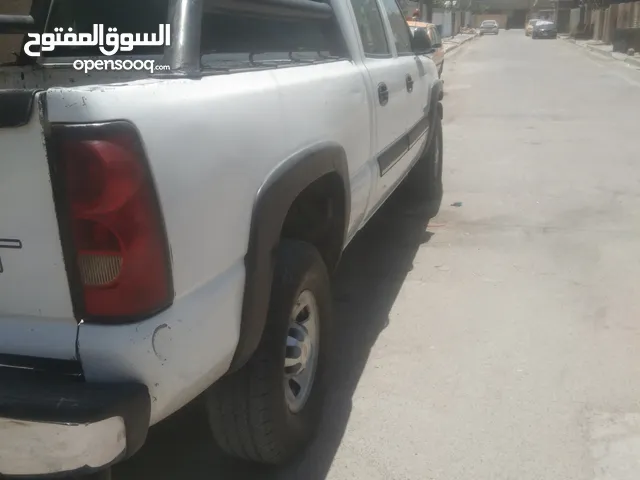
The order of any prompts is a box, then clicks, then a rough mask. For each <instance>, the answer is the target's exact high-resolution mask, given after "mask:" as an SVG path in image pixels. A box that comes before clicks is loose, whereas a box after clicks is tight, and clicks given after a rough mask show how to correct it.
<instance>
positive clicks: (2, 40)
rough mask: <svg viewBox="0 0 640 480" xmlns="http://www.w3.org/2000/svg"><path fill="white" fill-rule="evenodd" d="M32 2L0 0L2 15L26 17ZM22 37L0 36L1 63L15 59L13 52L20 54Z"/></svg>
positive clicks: (29, 0) (0, 13)
mask: <svg viewBox="0 0 640 480" xmlns="http://www.w3.org/2000/svg"><path fill="white" fill-rule="evenodd" d="M31 2H32V0H0V15H9V14H13V15H26V14H28V13H29V12H30V11H31ZM22 37H23V36H22V35H0V63H6V62H11V61H13V60H14V59H15V57H14V56H13V55H12V53H11V52H16V53H19V52H20V49H21V48H22Z"/></svg>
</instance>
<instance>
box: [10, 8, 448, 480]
mask: <svg viewBox="0 0 640 480" xmlns="http://www.w3.org/2000/svg"><path fill="white" fill-rule="evenodd" d="M47 3H49V5H47ZM133 3H135V5H133ZM247 5H250V7H247ZM50 7H51V5H50V2H34V10H33V12H32V15H33V18H32V17H31V16H30V17H20V16H6V17H2V16H0V34H3V33H7V32H11V33H13V34H15V33H16V32H17V31H20V30H22V31H23V32H26V31H31V32H34V31H35V32H39V33H42V30H40V28H45V27H44V26H45V25H46V26H47V27H46V28H47V31H48V32H49V31H51V32H52V31H53V29H54V28H64V29H65V31H66V28H67V27H71V26H73V27H74V29H77V30H76V31H79V32H83V31H86V32H91V31H92V28H93V27H92V26H93V25H96V26H97V24H102V25H104V26H105V30H106V28H107V27H109V28H111V27H113V28H117V29H118V32H157V31H158V30H157V28H158V25H160V24H165V23H169V27H168V28H163V30H162V31H163V32H169V31H170V32H171V36H170V38H171V45H170V46H165V45H159V44H158V42H155V43H154V46H150V45H149V44H148V43H147V44H143V45H146V46H136V47H135V48H134V50H133V51H127V52H125V54H126V56H124V57H123V56H121V55H118V54H116V55H115V56H113V57H105V56H104V55H101V54H100V50H99V47H98V46H97V45H98V44H97V43H91V42H88V43H84V44H80V45H79V44H78V43H75V44H68V43H67V44H65V45H62V46H60V45H59V46H57V47H55V48H53V49H49V50H43V51H41V52H39V51H38V53H40V54H41V55H40V56H39V57H28V56H26V55H24V54H21V55H19V58H18V59H17V61H16V62H14V64H13V65H11V66H4V67H3V69H2V70H0V146H2V161H1V162H0V261H1V263H0V265H1V266H2V267H1V268H0V385H1V388H0V477H2V476H3V475H6V476H22V477H32V476H40V475H42V476H52V475H61V474H69V473H74V474H75V473H78V474H79V473H83V474H85V473H92V472H101V471H102V470H103V469H104V468H106V467H108V466H110V465H112V464H113V463H115V462H119V461H121V460H123V459H126V458H128V457H130V456H131V455H133V454H135V452H136V451H138V450H139V448H140V447H141V446H142V445H143V444H144V442H145V439H146V436H147V431H148V428H149V427H150V426H151V425H154V424H157V423H158V422H160V421H162V420H163V419H165V418H166V417H168V416H169V415H171V414H172V413H173V412H175V411H177V410H179V409H181V408H182V407H183V406H185V405H186V404H188V403H190V402H191V401H192V400H193V399H195V398H196V397H198V398H199V399H202V400H203V403H204V405H205V406H206V411H207V413H208V422H209V424H210V427H211V430H212V432H213V437H214V438H215V440H216V441H217V443H218V445H219V446H220V448H221V449H222V450H223V451H225V452H226V453H228V454H229V455H232V456H236V457H240V458H243V459H245V460H250V461H255V462H260V463H267V464H280V463H283V462H285V461H287V460H288V459H290V458H291V457H292V456H293V455H295V454H296V453H297V452H299V451H300V450H301V449H302V448H304V446H305V445H306V444H307V443H308V441H309V440H310V438H311V437H312V435H313V432H314V431H315V430H316V427H317V426H318V424H319V422H320V421H321V412H322V404H323V398H324V393H325V392H326V391H327V389H331V388H339V387H338V386H332V385H331V382H330V379H329V378H328V377H327V371H326V367H327V362H328V360H329V358H328V357H329V356H330V355H331V354H332V347H331V345H330V342H331V339H332V338H333V337H332V336H331V335H330V332H331V327H332V325H331V322H332V318H331V303H332V302H331V295H330V287H331V284H330V274H331V273H332V272H333V271H334V270H335V268H336V266H337V264H338V262H339V259H340V256H341V253H342V251H343V249H344V248H345V246H346V245H347V244H349V243H350V242H351V240H352V239H353V237H354V236H355V235H356V233H357V232H358V231H359V230H360V229H361V228H362V227H363V226H364V225H365V224H366V223H367V221H368V220H369V219H370V218H371V217H372V215H373V214H374V213H375V212H376V211H377V210H378V208H379V207H380V206H381V205H382V204H383V203H384V202H385V201H386V199H387V198H388V197H389V196H390V195H391V194H392V192H394V191H395V190H396V189H397V188H399V186H402V188H403V189H404V190H405V192H406V193H407V198H411V199H413V200H415V201H416V202H418V203H419V204H423V205H424V206H425V207H428V209H429V210H432V211H435V210H437V208H438V207H439V205H440V200H441V197H442V159H443V153H442V152H443V150H442V145H443V137H442V124H441V121H442V115H443V107H442V103H441V100H442V95H443V93H442V92H443V89H442V85H443V84H442V81H441V80H440V79H439V78H438V72H437V68H436V65H435V63H434V61H433V60H432V59H431V58H429V57H428V56H427V55H426V53H428V52H430V50H431V42H430V41H429V38H428V36H427V35H426V33H425V32H422V31H420V30H419V31H417V32H416V33H415V34H414V35H411V32H410V30H409V27H408V26H407V23H406V21H405V20H404V19H403V17H402V11H401V9H400V8H399V7H398V5H397V3H396V2H394V1H384V2H376V1H375V0H332V1H331V3H324V2H318V1H311V0H287V1H279V0H271V1H269V2H264V1H261V0H247V1H246V2H223V1H218V0H202V1H192V0H164V1H163V0H138V1H136V2H131V1H130V0H110V1H109V2H87V1H86V0H67V1H65V2H53V5H52V8H50ZM3 22H4V23H3ZM85 29H86V30H85ZM248 32H249V33H250V34H248ZM58 35H60V34H59V33H58ZM86 35H89V37H91V33H86ZM127 35H129V34H127ZM53 36H54V34H53V33H52V34H51V38H52V37H53ZM80 36H81V37H82V35H80ZM96 36H97V34H96ZM131 36H133V35H131ZM66 38H67V35H66V33H65V39H66ZM154 38H155V37H154ZM159 43H160V44H162V41H160V42H159ZM0 45H2V44H1V43H0ZM36 50H37V48H36ZM122 58H126V59H131V58H133V59H136V61H138V60H139V61H140V63H139V64H138V65H141V64H142V63H144V62H147V61H149V62H151V61H156V62H157V63H158V66H160V64H162V68H158V69H155V68H154V69H153V70H152V72H147V71H145V70H143V69H131V70H126V71H125V70H117V68H118V67H117V64H116V63H115V61H116V60H118V59H122ZM85 60H86V61H87V62H89V61H92V62H97V61H102V62H103V63H101V64H100V65H102V68H101V69H100V68H98V69H95V70H92V71H91V72H90V74H89V75H88V74H86V73H85V71H86V68H87V65H88V64H85V65H84V70H83V69H80V70H77V69H76V68H77V67H75V68H74V65H76V64H77V63H78V62H80V63H81V64H82V62H84V61H85ZM107 60H111V61H112V63H111V66H112V67H113V68H115V69H116V70H117V71H106V69H105V65H109V64H107V63H104V62H106V61H107ZM80 66H82V65H80ZM164 66H168V67H169V68H164ZM107 68H108V67H107ZM372 261H375V259H372ZM335 327H339V326H338V325H335ZM203 393H204V395H202V396H201V394H203Z"/></svg>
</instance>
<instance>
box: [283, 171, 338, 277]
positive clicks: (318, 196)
mask: <svg viewBox="0 0 640 480" xmlns="http://www.w3.org/2000/svg"><path fill="white" fill-rule="evenodd" d="M345 202H346V198H345V191H344V183H343V181H342V179H341V178H340V176H339V175H338V174H337V173H329V174H326V175H324V176H322V177H320V178H319V179H318V180H316V181H314V182H313V183H312V184H310V185H309V186H308V187H306V188H305V189H304V190H303V191H302V192H300V194H299V195H298V196H297V197H296V199H295V200H294V202H293V204H292V205H291V207H290V208H289V211H288V212H287V216H286V217H285V220H284V224H283V226H282V234H281V236H282V237H283V238H290V239H296V240H302V241H305V242H308V243H310V244H312V245H313V246H315V247H316V248H317V249H318V251H319V252H320V255H321V256H322V258H323V259H324V261H325V263H326V265H327V269H328V270H329V271H330V272H331V271H333V270H334V269H335V267H336V266H337V264H338V260H339V259H340V254H341V253H342V247H343V243H344V234H345V226H346V221H347V219H346V205H345Z"/></svg>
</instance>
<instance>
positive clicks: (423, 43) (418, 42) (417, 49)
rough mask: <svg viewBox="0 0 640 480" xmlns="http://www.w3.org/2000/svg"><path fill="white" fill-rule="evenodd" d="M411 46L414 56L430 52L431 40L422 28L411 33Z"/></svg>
mask: <svg viewBox="0 0 640 480" xmlns="http://www.w3.org/2000/svg"><path fill="white" fill-rule="evenodd" d="M412 46H413V53H416V54H422V53H427V52H429V51H430V50H431V40H430V39H429V35H427V31H426V30H425V29H424V28H416V30H415V32H413V40H412Z"/></svg>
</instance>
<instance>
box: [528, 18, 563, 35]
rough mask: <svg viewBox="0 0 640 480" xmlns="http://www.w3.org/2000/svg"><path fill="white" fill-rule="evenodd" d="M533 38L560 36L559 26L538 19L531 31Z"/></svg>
mask: <svg viewBox="0 0 640 480" xmlns="http://www.w3.org/2000/svg"><path fill="white" fill-rule="evenodd" d="M531 38H558V27H557V26H556V24H555V23H553V22H549V21H538V22H537V23H536V24H535V25H534V27H533V32H531Z"/></svg>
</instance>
